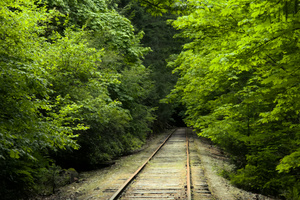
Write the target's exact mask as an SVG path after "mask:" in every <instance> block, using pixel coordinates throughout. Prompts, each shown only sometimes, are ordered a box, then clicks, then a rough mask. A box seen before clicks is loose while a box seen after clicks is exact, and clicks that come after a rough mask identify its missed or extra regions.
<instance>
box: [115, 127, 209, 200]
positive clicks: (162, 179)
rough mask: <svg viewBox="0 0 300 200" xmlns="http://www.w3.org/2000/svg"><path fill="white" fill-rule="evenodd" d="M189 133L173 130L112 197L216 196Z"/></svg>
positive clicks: (142, 199) (131, 199) (122, 199)
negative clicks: (209, 187)
mask: <svg viewBox="0 0 300 200" xmlns="http://www.w3.org/2000/svg"><path fill="white" fill-rule="evenodd" d="M189 132H191V130H190V129H187V128H179V129H177V130H175V131H174V132H173V133H171V134H170V135H169V136H168V137H167V138H166V139H165V141H164V142H163V143H162V144H161V145H160V146H159V147H158V148H157V149H156V150H155V152H154V153H153V154H152V155H151V156H150V157H149V158H148V159H147V160H146V161H145V163H143V164H142V166H141V167H140V168H139V169H138V170H137V171H136V172H135V173H134V174H133V175H132V176H131V177H130V178H129V179H128V180H127V181H126V182H125V183H124V184H123V185H122V186H121V187H120V188H119V189H118V190H117V191H116V192H115V193H114V194H113V195H112V197H111V198H110V199H109V200H116V199H120V200H147V199H187V200H191V199H195V200H196V199H201V200H202V199H203V200H211V199H213V196H212V195H211V193H210V191H209V189H208V185H207V182H206V179H205V177H204V173H203V169H202V166H201V161H200V159H199V157H198V156H197V152H196V150H195V147H194V146H193V145H194V144H193V138H189V137H188V135H189ZM190 142H191V145H190ZM190 151H191V154H190Z"/></svg>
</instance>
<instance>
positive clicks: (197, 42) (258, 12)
mask: <svg viewBox="0 0 300 200" xmlns="http://www.w3.org/2000/svg"><path fill="white" fill-rule="evenodd" d="M188 2H189V3H188V6H189V8H188V9H187V13H188V14H184V15H183V16H180V17H178V19H177V20H175V21H174V22H173V25H174V27H176V28H177V29H181V30H182V33H181V34H179V35H178V36H180V37H187V38H190V39H191V40H192V42H190V43H187V44H186V45H185V50H184V51H183V52H182V53H181V54H180V56H179V57H178V59H177V60H176V61H175V62H173V63H170V65H175V66H177V68H176V69H175V71H176V72H178V73H180V76H181V78H179V81H178V82H177V85H176V88H175V89H174V90H173V91H172V93H171V94H170V95H169V98H168V101H172V99H175V100H177V99H178V98H179V99H181V102H183V103H184V104H185V105H186V107H187V112H186V114H187V118H186V123H187V124H188V125H189V126H193V127H194V128H195V129H196V130H197V132H198V133H199V135H202V136H205V137H209V138H211V139H212V140H213V141H215V142H216V143H218V144H220V145H221V146H222V147H223V148H224V149H225V150H227V151H229V152H230V153H231V154H232V155H233V157H234V160H235V161H236V164H237V167H238V169H239V170H238V171H237V173H236V174H232V176H231V180H232V182H233V183H235V184H237V185H239V186H241V187H243V188H245V189H249V190H252V191H256V192H262V193H266V194H274V195H278V192H279V191H280V190H288V188H289V187H295V186H296V187H298V186H297V184H296V183H297V182H298V181H299V168H298V167H299V165H298V164H297V163H298V161H297V160H298V151H299V149H298V147H297V144H298V140H299V135H298V132H299V131H298V119H299V113H298V101H299V98H298V94H297V93H298V91H299V87H298V84H297V81H296V77H297V73H298V70H297V69H298V67H297V66H298V64H297V63H298V58H299V56H298V54H299V49H298V48H299V47H298V45H299V44H298V31H299V27H298V26H299V19H298V18H299V17H298V15H299V12H298V1H280V2H274V1H271V0H270V1H268V0H266V1H261V2H253V1H247V0H246V1H245V0H243V1H241V0H229V1H225V0H218V1H205V2H199V1H188ZM270 8H271V9H270Z"/></svg>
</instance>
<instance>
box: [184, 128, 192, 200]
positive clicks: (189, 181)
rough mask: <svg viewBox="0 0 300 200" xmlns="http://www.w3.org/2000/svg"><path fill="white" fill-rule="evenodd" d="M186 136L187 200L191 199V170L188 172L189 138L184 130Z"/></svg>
mask: <svg viewBox="0 0 300 200" xmlns="http://www.w3.org/2000/svg"><path fill="white" fill-rule="evenodd" d="M185 134H186V193H187V200H191V199H192V193H191V170H190V154H189V137H188V129H187V128H186V129H185Z"/></svg>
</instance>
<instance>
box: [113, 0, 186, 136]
mask: <svg viewBox="0 0 300 200" xmlns="http://www.w3.org/2000/svg"><path fill="white" fill-rule="evenodd" d="M114 2H116V3H117V6H118V7H117V9H118V12H119V13H120V14H122V15H124V16H126V17H127V18H128V19H130V20H131V22H132V24H133V25H134V27H135V30H136V32H144V34H145V35H144V37H143V38H142V39H141V42H142V43H143V45H144V46H149V47H151V50H152V51H151V52H149V53H148V54H146V56H145V59H144V60H143V64H144V65H145V66H146V67H147V68H148V69H150V70H151V71H150V79H151V80H152V82H153V87H152V88H151V92H150V95H148V97H147V98H146V99H145V100H144V101H145V102H146V104H147V105H151V106H152V107H155V108H157V109H156V110H155V116H156V120H155V122H154V123H153V125H152V129H153V132H159V131H161V130H163V129H164V128H166V127H168V126H170V125H175V126H178V125H179V123H178V121H180V120H181V119H179V120H178V118H179V117H178V112H179V111H177V110H176V109H178V110H180V109H179V108H178V107H179V105H177V104H164V103H160V102H159V101H160V100H161V99H162V98H164V97H165V96H166V95H167V94H168V93H169V92H170V90H171V89H172V88H173V86H174V85H175V83H176V81H177V75H176V74H172V68H167V67H166V66H167V60H169V59H170V60H172V59H173V58H169V57H170V56H171V55H172V57H176V55H177V54H178V53H180V50H181V45H182V44H183V40H182V39H180V38H176V39H174V38H173V36H174V34H176V33H177V31H176V30H175V29H174V28H173V27H172V26H171V25H170V24H168V23H166V21H167V19H170V18H173V19H175V16H174V15H171V14H168V15H166V16H156V17H154V16H151V14H150V13H148V12H147V11H146V10H147V8H144V7H141V6H140V4H139V3H137V2H136V1H130V0H118V1H114ZM159 3H161V2H159Z"/></svg>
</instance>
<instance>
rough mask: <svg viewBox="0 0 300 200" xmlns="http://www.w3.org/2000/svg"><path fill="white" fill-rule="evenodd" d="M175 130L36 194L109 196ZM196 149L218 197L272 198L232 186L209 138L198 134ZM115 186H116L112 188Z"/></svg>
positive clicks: (72, 199)
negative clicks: (52, 191) (53, 191)
mask: <svg viewBox="0 0 300 200" xmlns="http://www.w3.org/2000/svg"><path fill="white" fill-rule="evenodd" d="M171 131H172V130H169V131H166V132H165V133H163V134H160V135H158V136H156V137H155V138H152V139H150V140H149V141H148V142H147V144H146V145H144V147H143V149H142V151H139V152H137V153H135V154H132V155H129V156H125V157H122V158H120V159H119V160H117V161H116V163H115V164H114V165H112V166H110V167H106V168H103V169H99V170H95V171H89V172H84V173H80V177H79V181H77V182H74V183H72V184H70V185H67V186H65V187H62V188H59V189H58V190H57V192H56V194H54V195H52V196H48V197H37V198H35V199H43V200H60V199H64V200H77V199H78V200H79V199H82V200H87V199H89V200H91V199H109V197H110V196H111V194H112V193H113V191H111V192H110V190H112V188H117V187H118V186H120V185H121V184H122V182H125V181H126V180H127V178H129V177H130V175H131V174H132V173H134V171H135V170H136V169H137V168H138V167H139V165H140V164H142V163H143V162H144V161H145V160H146V159H147V158H148V157H149V156H150V155H151V153H152V151H154V150H155V149H156V148H157V146H158V145H159V143H160V142H161V141H162V140H163V139H164V138H166V136H167V135H168V134H169V133H170V132H171ZM194 142H195V144H197V147H198V149H197V152H198V153H199V154H200V159H201V163H202V165H203V168H204V173H205V176H206V178H207V182H208V185H209V189H210V191H211V192H212V194H213V196H214V197H215V199H216V200H255V199H256V200H273V199H272V198H269V197H266V196H263V195H259V194H253V193H250V192H246V191H244V190H241V189H238V188H236V187H234V186H232V185H231V184H230V183H229V181H228V180H226V179H225V178H223V177H221V176H220V175H219V173H220V171H222V170H223V169H231V168H232V167H233V166H231V165H230V164H229V159H228V158H227V157H226V156H225V155H224V154H223V153H222V151H220V149H218V148H217V147H216V146H214V145H211V144H210V143H209V141H208V140H206V139H201V138H197V137H196V138H195V140H194ZM113 190H114V189H113Z"/></svg>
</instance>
